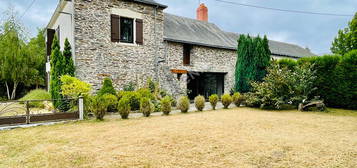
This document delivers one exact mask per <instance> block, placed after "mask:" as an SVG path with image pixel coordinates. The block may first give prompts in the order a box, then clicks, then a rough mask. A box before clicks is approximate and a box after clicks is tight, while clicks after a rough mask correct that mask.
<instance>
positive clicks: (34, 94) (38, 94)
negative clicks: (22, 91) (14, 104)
mask: <svg viewBox="0 0 357 168" xmlns="http://www.w3.org/2000/svg"><path fill="white" fill-rule="evenodd" d="M50 99H51V95H50V94H49V93H48V92H47V91H46V90H42V89H36V90H32V91H30V92H29V93H27V94H26V95H25V96H24V97H23V98H21V99H20V101H27V100H50ZM29 105H30V107H37V108H44V104H43V102H42V101H38V102H30V103H29Z"/></svg>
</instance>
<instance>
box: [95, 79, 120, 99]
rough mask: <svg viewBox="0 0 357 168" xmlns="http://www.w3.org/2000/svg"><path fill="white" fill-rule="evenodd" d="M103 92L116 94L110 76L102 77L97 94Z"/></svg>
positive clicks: (100, 94)
mask: <svg viewBox="0 0 357 168" xmlns="http://www.w3.org/2000/svg"><path fill="white" fill-rule="evenodd" d="M105 94H112V95H116V94H117V92H116V90H115V89H114V86H113V83H112V80H111V79H110V78H104V81H103V86H102V88H101V89H100V90H99V92H98V94H97V95H99V96H103V95H105Z"/></svg>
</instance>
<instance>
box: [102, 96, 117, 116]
mask: <svg viewBox="0 0 357 168" xmlns="http://www.w3.org/2000/svg"><path fill="white" fill-rule="evenodd" d="M102 97H103V98H104V99H105V101H107V102H108V108H107V111H108V112H116V111H117V107H118V98H117V97H116V96H114V95H112V94H105V95H103V96H102Z"/></svg>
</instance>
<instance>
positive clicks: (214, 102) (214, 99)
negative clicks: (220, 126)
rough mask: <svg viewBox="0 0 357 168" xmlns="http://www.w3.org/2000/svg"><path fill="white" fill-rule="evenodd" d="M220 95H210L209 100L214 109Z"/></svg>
mask: <svg viewBox="0 0 357 168" xmlns="http://www.w3.org/2000/svg"><path fill="white" fill-rule="evenodd" d="M218 99H219V97H218V95H217V94H213V95H211V96H210V97H209V102H210V103H211V106H212V109H213V110H216V106H217V103H218Z"/></svg>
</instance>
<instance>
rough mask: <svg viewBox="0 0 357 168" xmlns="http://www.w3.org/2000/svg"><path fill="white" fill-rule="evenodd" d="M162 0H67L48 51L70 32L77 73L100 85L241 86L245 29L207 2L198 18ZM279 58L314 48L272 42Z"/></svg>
mask: <svg viewBox="0 0 357 168" xmlns="http://www.w3.org/2000/svg"><path fill="white" fill-rule="evenodd" d="M166 7H167V6H165V5H163V4H159V3H157V2H155V1H154V0H60V1H59V4H58V6H57V8H56V11H55V12H54V14H53V16H52V18H51V20H50V22H49V24H48V26H47V38H46V39H47V46H48V49H47V51H48V52H47V54H48V58H49V55H50V53H51V48H50V46H51V44H52V39H53V37H54V35H55V34H56V35H57V36H58V37H59V40H60V43H61V48H62V49H63V45H64V44H63V43H64V40H65V38H68V39H69V41H70V43H71V45H72V50H73V59H74V62H75V65H76V76H77V77H78V78H79V79H81V80H83V81H86V82H88V83H90V84H92V85H93V87H94V89H99V88H100V87H101V83H102V80H103V78H105V77H110V78H111V79H112V80H113V83H114V85H115V87H116V88H117V89H120V88H122V87H123V86H124V85H126V84H128V83H129V82H134V83H136V84H137V85H138V86H143V85H144V84H145V82H146V80H147V79H148V78H153V79H155V80H157V81H159V83H160V85H161V87H162V88H163V89H165V90H167V91H168V92H169V93H172V94H173V95H181V94H186V93H187V91H189V92H188V93H189V96H190V97H191V98H192V97H194V96H196V95H198V94H201V95H205V96H208V95H210V94H213V93H217V94H222V93H228V92H229V91H230V89H231V88H232V87H233V85H234V69H235V62H236V59H237V56H236V47H237V39H238V37H239V34H236V33H230V32H225V31H223V30H221V29H220V28H219V27H217V26H216V25H215V24H213V23H210V22H208V9H207V7H206V6H205V5H204V4H201V5H200V6H199V7H198V9H197V19H190V18H185V17H181V16H175V15H172V14H168V13H164V9H165V8H166ZM269 45H270V49H271V51H272V57H273V58H276V59H280V58H292V59H298V58H300V57H306V56H311V55H313V54H312V53H311V52H310V51H309V50H308V49H304V48H302V47H300V46H297V45H294V44H288V43H282V42H277V41H270V42H269Z"/></svg>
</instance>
